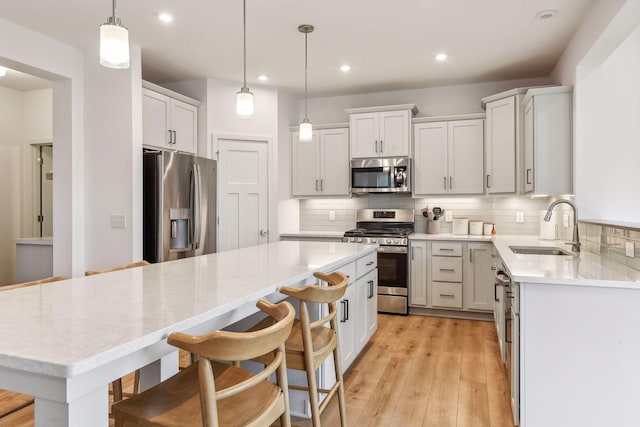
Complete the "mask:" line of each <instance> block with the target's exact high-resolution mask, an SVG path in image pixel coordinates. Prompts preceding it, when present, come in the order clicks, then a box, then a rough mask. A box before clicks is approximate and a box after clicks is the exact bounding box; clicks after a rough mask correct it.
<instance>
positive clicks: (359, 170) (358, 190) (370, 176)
mask: <svg viewBox="0 0 640 427" xmlns="http://www.w3.org/2000/svg"><path fill="white" fill-rule="evenodd" d="M410 165H411V160H410V159H409V158H407V157H400V158H391V159H358V160H352V161H351V192H352V193H354V194H364V193H410V192H411V183H410V179H411V178H410V176H411V173H410V172H411V171H410V169H409V167H410Z"/></svg>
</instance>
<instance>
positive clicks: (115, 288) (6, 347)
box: [0, 242, 377, 378]
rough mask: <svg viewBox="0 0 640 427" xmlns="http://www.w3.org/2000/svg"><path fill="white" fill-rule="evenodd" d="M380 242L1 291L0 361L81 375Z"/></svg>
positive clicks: (281, 247)
mask: <svg viewBox="0 0 640 427" xmlns="http://www.w3.org/2000/svg"><path fill="white" fill-rule="evenodd" d="M376 247H377V245H362V244H353V243H339V242H335V243H334V242H274V243H270V244H265V245H260V246H253V247H248V248H243V249H239V250H231V251H226V252H220V253H216V254H211V255H204V256H199V257H193V258H185V259H181V260H176V261H170V262H165V263H160V264H152V265H149V266H145V267H140V268H134V269H129V270H121V271H116V272H111V273H106V274H101V275H95V276H89V277H78V278H73V279H70V280H65V281H61V282H56V283H50V284H46V285H40V286H34V287H29V288H23V289H15V290H9V291H5V292H0V323H1V324H2V325H3V327H2V328H1V329H0V368H10V369H17V370H20V371H28V372H34V373H39V374H44V375H49V376H54V377H67V378H68V377H72V376H76V375H80V374H83V373H85V372H88V371H90V370H92V369H95V368H96V367H97V366H100V365H102V364H105V363H108V362H110V361H114V360H117V359H119V358H120V357H122V356H123V355H126V354H129V353H132V352H135V351H139V350H141V349H144V348H146V347H148V346H150V345H152V344H154V343H156V342H159V341H162V340H164V339H165V338H166V337H167V336H168V334H169V333H171V332H174V331H183V330H187V329H188V328H190V327H192V326H194V325H198V324H201V323H202V322H203V321H205V320H207V319H210V318H213V317H215V316H217V315H219V314H220V313H224V312H229V311H231V310H234V309H236V308H237V307H239V306H242V305H243V304H251V303H255V301H256V300H258V299H259V298H263V297H265V296H268V295H271V294H274V293H275V292H277V290H278V289H279V288H280V287H281V286H285V285H294V284H297V283H300V282H301V281H305V280H307V279H308V278H310V277H311V275H312V274H313V272H315V271H332V270H335V269H336V268H337V267H340V266H342V265H344V264H347V263H349V262H351V261H353V260H355V259H357V258H360V257H362V256H364V255H367V254H369V253H372V252H374V251H375V250H376Z"/></svg>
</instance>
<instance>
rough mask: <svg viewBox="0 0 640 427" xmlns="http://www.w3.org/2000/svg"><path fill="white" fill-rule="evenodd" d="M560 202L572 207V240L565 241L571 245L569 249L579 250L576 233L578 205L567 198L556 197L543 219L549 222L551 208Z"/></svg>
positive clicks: (578, 238) (578, 237)
mask: <svg viewBox="0 0 640 427" xmlns="http://www.w3.org/2000/svg"><path fill="white" fill-rule="evenodd" d="M560 203H566V204H568V205H569V206H571V209H573V241H572V242H571V243H567V244H570V245H571V250H572V251H573V252H580V245H581V243H580V236H579V235H578V207H577V206H576V204H575V203H574V202H572V201H571V200H567V199H558V200H556V201H554V202H552V203H551V204H550V205H549V208H548V209H547V213H546V214H545V216H544V220H545V221H547V222H549V221H551V214H552V213H553V208H555V207H556V206H557V205H558V204H560Z"/></svg>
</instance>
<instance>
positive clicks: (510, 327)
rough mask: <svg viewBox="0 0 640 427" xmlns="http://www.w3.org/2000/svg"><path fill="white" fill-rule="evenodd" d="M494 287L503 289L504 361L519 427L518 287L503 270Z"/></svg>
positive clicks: (514, 420)
mask: <svg viewBox="0 0 640 427" xmlns="http://www.w3.org/2000/svg"><path fill="white" fill-rule="evenodd" d="M496 285H497V286H500V287H502V289H503V301H502V302H503V304H502V314H503V319H504V320H503V323H502V324H503V329H504V337H503V339H504V350H505V353H504V359H505V362H506V368H507V378H508V379H509V388H510V390H511V409H512V410H513V423H514V425H520V286H519V285H518V283H514V282H512V281H511V277H509V273H508V272H507V270H506V269H505V268H503V269H501V270H499V271H498V272H497V273H496ZM499 339H500V338H499Z"/></svg>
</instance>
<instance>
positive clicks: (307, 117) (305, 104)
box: [114, 0, 309, 119]
mask: <svg viewBox="0 0 640 427" xmlns="http://www.w3.org/2000/svg"><path fill="white" fill-rule="evenodd" d="M114 1H115V0H114ZM308 34H309V33H308V32H305V33H304V118H305V119H309V115H308V114H307V35H308Z"/></svg>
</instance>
